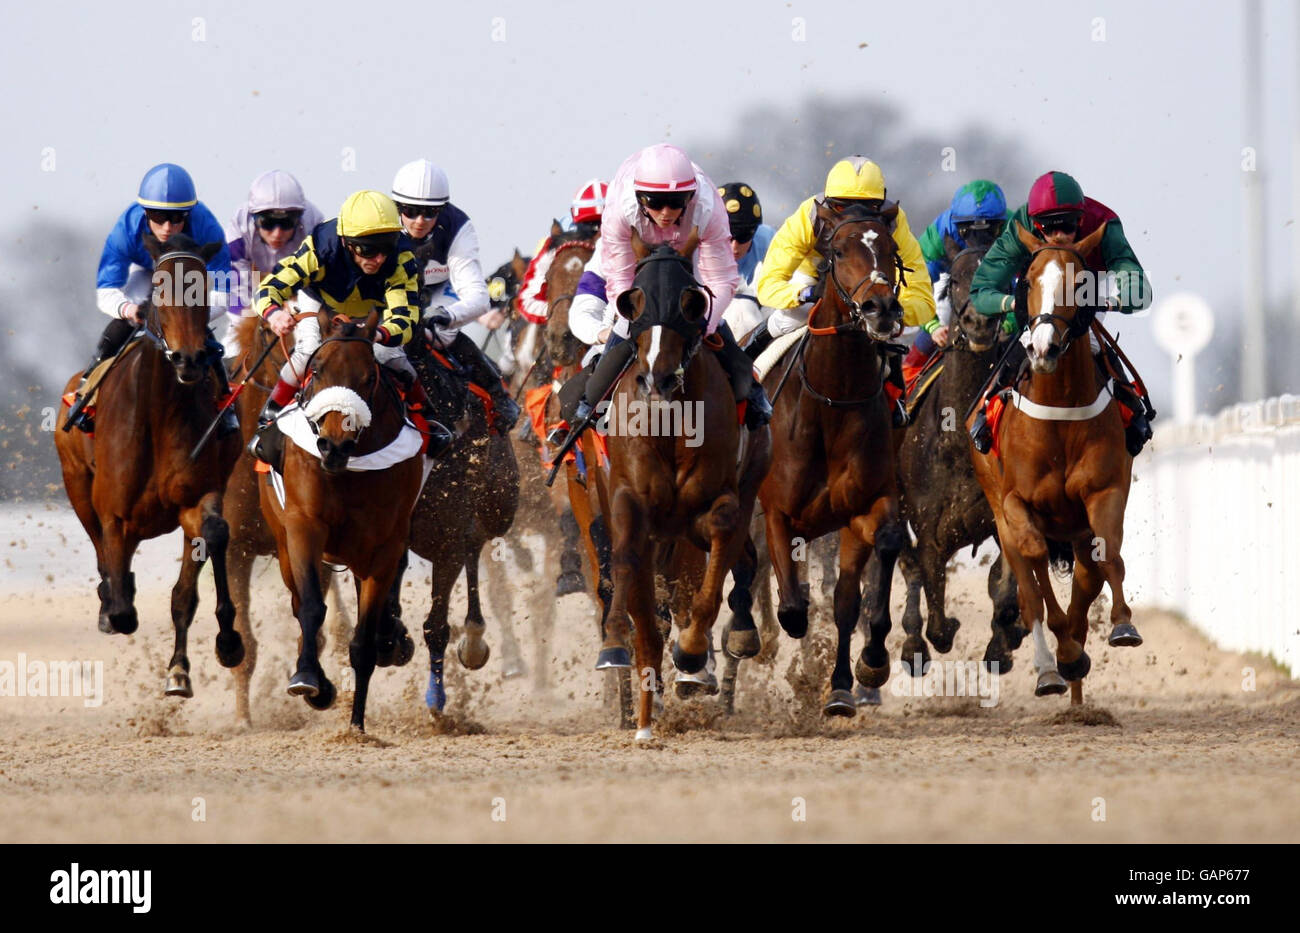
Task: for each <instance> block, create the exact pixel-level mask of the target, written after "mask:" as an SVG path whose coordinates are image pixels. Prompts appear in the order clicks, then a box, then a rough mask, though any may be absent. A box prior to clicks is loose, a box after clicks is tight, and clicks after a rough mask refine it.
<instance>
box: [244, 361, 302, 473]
mask: <svg viewBox="0 0 1300 933" xmlns="http://www.w3.org/2000/svg"><path fill="white" fill-rule="evenodd" d="M297 391H298V387H297V386H296V385H294V384H293V383H292V382H285V381H284V380H283V379H280V380H278V381H277V382H276V384H275V388H274V389H272V390H271V397H270V398H268V399H267V400H266V404H265V405H263V406H262V411H261V412H260V413H259V414H258V416H257V431H256V432H255V433H254V434H253V439H252V440H251V441H249V443H248V452H249V453H251V454H252V455H253V456H254V457H256V458H257V459H258V460H261V461H262V462H263V463H267V464H270V465H271V466H273V467H275V469H276V470H277V471H281V472H282V471H283V467H282V464H283V459H284V433H283V432H282V431H281V430H280V428H279V427H278V426H277V425H276V423H275V420H276V418H277V417H278V416H279V414H280V412H281V411H282V410H283V409H284V406H285V405H288V404H289V402H290V401H292V400H293V396H294V394H295V393H296V392H297Z"/></svg>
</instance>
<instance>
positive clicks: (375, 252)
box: [348, 240, 393, 259]
mask: <svg viewBox="0 0 1300 933" xmlns="http://www.w3.org/2000/svg"><path fill="white" fill-rule="evenodd" d="M348 249H350V250H352V252H354V253H356V254H357V255H358V256H360V257H361V258H362V259H373V258H374V257H375V256H387V255H388V254H389V253H390V252H391V251H392V249H393V247H392V245H391V244H388V243H366V242H364V241H362V242H357V241H356V240H349V241H348Z"/></svg>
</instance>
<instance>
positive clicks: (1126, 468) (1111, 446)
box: [972, 224, 1142, 705]
mask: <svg viewBox="0 0 1300 933" xmlns="http://www.w3.org/2000/svg"><path fill="white" fill-rule="evenodd" d="M1016 232H1017V235H1018V236H1019V238H1020V242H1021V243H1023V244H1024V246H1025V248H1026V249H1027V250H1029V251H1030V254H1031V259H1030V264H1029V268H1028V270H1027V271H1026V272H1025V275H1024V279H1025V281H1026V282H1027V283H1028V291H1027V298H1028V314H1029V335H1030V343H1029V347H1028V373H1027V374H1022V375H1020V376H1018V377H1017V380H1016V388H1014V389H1012V390H1010V399H1009V400H1008V401H1006V403H1005V407H1004V410H1003V414H1002V417H1001V419H1000V423H999V424H998V425H997V430H996V432H995V442H994V446H993V447H992V448H991V449H990V451H989V453H987V454H980V453H978V452H976V451H972V457H973V461H974V465H975V475H976V477H977V478H978V479H979V483H980V486H981V487H983V489H984V495H985V496H986V497H987V498H988V502H989V505H990V506H991V507H992V510H993V517H994V519H995V520H996V522H997V529H998V539H999V541H1000V542H1001V544H1002V551H1003V553H1004V554H1005V555H1006V556H1007V558H1008V559H1009V560H1010V562H1011V567H1012V569H1013V570H1014V571H1015V575H1016V581H1017V583H1018V584H1019V602H1020V617H1021V619H1022V621H1023V622H1025V623H1027V624H1028V626H1029V630H1030V633H1031V634H1032V635H1033V639H1034V661H1035V666H1036V668H1037V670H1038V682H1037V685H1036V687H1035V691H1034V692H1035V694H1036V695H1037V696H1047V695H1051V694H1059V693H1064V692H1065V689H1066V683H1067V682H1068V683H1069V688H1070V702H1071V705H1077V704H1079V703H1082V702H1083V678H1084V677H1086V676H1087V674H1088V671H1089V669H1090V668H1091V665H1092V662H1091V660H1090V659H1089V657H1088V653H1087V651H1085V650H1084V641H1085V640H1086V639H1087V636H1088V608H1089V606H1091V605H1092V602H1093V600H1094V599H1096V598H1097V594H1098V593H1099V592H1101V587H1102V584H1103V583H1109V584H1110V591H1111V595H1112V597H1113V600H1114V603H1113V606H1112V608H1111V632H1110V638H1109V641H1110V644H1111V645H1117V646H1132V645H1139V644H1141V643H1142V638H1141V636H1140V635H1139V634H1138V630H1137V628H1136V627H1135V626H1134V625H1133V623H1132V612H1131V610H1130V609H1129V606H1128V603H1127V602H1125V600H1124V560H1123V558H1122V557H1121V556H1120V545H1121V543H1122V541H1123V537H1124V508H1125V506H1126V504H1127V502H1128V490H1129V483H1130V481H1131V478H1132V471H1133V458H1132V457H1131V456H1130V455H1129V454H1128V451H1127V450H1126V448H1125V442H1124V425H1123V421H1122V418H1121V415H1120V412H1119V407H1118V405H1117V404H1115V402H1114V399H1113V398H1111V395H1110V392H1109V390H1108V387H1107V385H1106V384H1105V383H1104V381H1103V380H1102V378H1101V375H1100V373H1099V371H1098V368H1097V365H1096V363H1095V362H1094V360H1093V355H1092V350H1091V347H1090V346H1089V340H1088V334H1089V329H1090V327H1093V326H1095V324H1094V314H1095V310H1094V309H1093V308H1092V307H1091V306H1083V307H1080V306H1079V305H1078V304H1077V303H1076V296H1075V287H1076V283H1077V281H1078V278H1079V277H1080V276H1083V275H1087V274H1088V272H1087V269H1088V267H1087V265H1086V263H1085V262H1084V257H1085V256H1087V255H1088V254H1089V253H1091V252H1092V251H1093V249H1095V248H1096V246H1097V244H1098V243H1099V242H1101V239H1102V237H1103V236H1104V235H1105V232H1106V225H1105V224H1103V225H1102V226H1101V227H1099V228H1098V229H1097V230H1095V231H1093V232H1092V233H1091V234H1089V235H1088V236H1086V237H1084V238H1083V240H1081V241H1080V242H1078V243H1076V244H1073V245H1070V246H1054V245H1044V244H1043V243H1042V242H1040V241H1039V240H1037V239H1035V238H1034V237H1033V236H1032V235H1031V234H1030V233H1029V232H1028V231H1026V230H1025V229H1024V228H1023V227H1020V226H1019V225H1017V230H1016ZM972 420H973V419H972ZM1051 542H1063V543H1065V544H1067V545H1069V546H1070V547H1071V548H1072V549H1073V552H1074V581H1073V585H1072V591H1071V594H1070V604H1069V609H1068V610H1067V611H1062V610H1061V607H1060V604H1059V603H1058V602H1057V600H1056V596H1055V594H1054V593H1053V592H1052V581H1051V578H1050V576H1049V572H1048V565H1049V557H1050V551H1049V545H1050V544H1051ZM1044 605H1046V615H1047V626H1048V628H1050V629H1051V630H1052V634H1053V635H1055V636H1056V653H1055V656H1053V654H1052V652H1051V649H1050V648H1049V647H1048V645H1047V638H1046V636H1045V634H1044V632H1043V614H1044Z"/></svg>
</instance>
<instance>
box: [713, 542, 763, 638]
mask: <svg viewBox="0 0 1300 933" xmlns="http://www.w3.org/2000/svg"><path fill="white" fill-rule="evenodd" d="M757 569H758V549H757V548H756V547H755V546H754V540H753V538H751V537H749V536H748V535H746V536H745V541H744V546H743V547H742V548H741V551H740V555H739V556H738V557H737V558H736V563H735V565H734V566H733V567H732V568H731V592H730V593H728V594H727V607H728V608H729V609H730V610H731V617H730V618H729V619H727V624H726V625H725V626H724V627H723V629H722V651H723V653H724V654H726V656H727V657H728V658H731V659H732V660H735V661H739V660H741V659H743V658H753V657H757V655H758V653H759V652H760V651H762V650H763V641H762V638H761V637H760V636H759V634H758V628H757V626H755V625H754V614H753V611H752V610H753V607H754V593H753V587H754V576H755V573H756V571H757Z"/></svg>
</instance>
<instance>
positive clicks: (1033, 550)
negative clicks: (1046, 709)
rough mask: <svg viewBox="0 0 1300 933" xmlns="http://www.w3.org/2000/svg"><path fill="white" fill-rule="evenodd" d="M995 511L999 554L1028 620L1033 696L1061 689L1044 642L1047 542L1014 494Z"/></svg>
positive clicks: (1053, 658)
mask: <svg viewBox="0 0 1300 933" xmlns="http://www.w3.org/2000/svg"><path fill="white" fill-rule="evenodd" d="M994 515H995V520H996V522H997V526H998V541H999V542H1001V544H1002V554H1003V556H1004V557H1006V559H1007V561H1008V562H1009V563H1010V565H1011V570H1012V572H1013V573H1014V574H1015V578H1016V584H1017V591H1016V595H1017V599H1018V601H1019V604H1020V618H1021V619H1022V620H1023V621H1024V622H1026V623H1028V625H1029V634H1030V635H1031V636H1032V637H1033V640H1034V670H1035V671H1037V672H1038V681H1037V683H1036V684H1035V686H1034V696H1040V697H1045V696H1053V695H1056V694H1060V693H1064V692H1065V691H1066V689H1067V688H1066V682H1065V679H1064V678H1063V677H1062V676H1061V673H1060V671H1059V670H1058V666H1057V658H1056V655H1055V654H1054V653H1053V652H1052V649H1051V648H1050V647H1049V646H1048V644H1047V633H1046V631H1045V626H1044V624H1043V615H1044V611H1043V607H1044V602H1045V598H1044V595H1043V592H1042V586H1043V581H1044V580H1046V581H1047V585H1048V588H1049V589H1050V588H1051V580H1050V579H1049V578H1048V576H1047V574H1048V569H1047V542H1046V541H1045V540H1044V539H1043V536H1042V535H1041V534H1040V533H1039V532H1038V529H1036V528H1035V527H1034V526H1033V523H1032V522H1030V520H1029V513H1028V511H1027V510H1026V509H1025V506H1024V503H1023V502H1022V501H1021V500H1020V499H1019V498H1018V497H1017V496H1015V495H1008V496H1007V497H1006V498H1005V500H1004V504H1003V508H1002V510H1001V514H998V510H997V509H995V510H994ZM1040 570H1041V573H1040Z"/></svg>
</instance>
